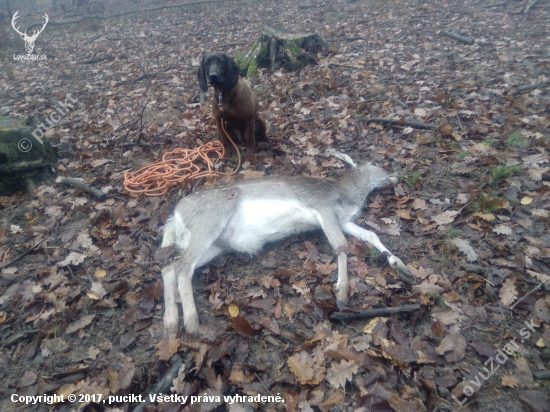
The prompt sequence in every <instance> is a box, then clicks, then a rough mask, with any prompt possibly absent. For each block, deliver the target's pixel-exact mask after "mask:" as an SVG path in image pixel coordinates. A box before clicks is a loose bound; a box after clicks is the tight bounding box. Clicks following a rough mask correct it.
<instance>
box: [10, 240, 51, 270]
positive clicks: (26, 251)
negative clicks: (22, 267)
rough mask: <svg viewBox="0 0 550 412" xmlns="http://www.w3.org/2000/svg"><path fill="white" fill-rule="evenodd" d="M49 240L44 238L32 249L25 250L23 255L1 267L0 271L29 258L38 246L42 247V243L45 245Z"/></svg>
mask: <svg viewBox="0 0 550 412" xmlns="http://www.w3.org/2000/svg"><path fill="white" fill-rule="evenodd" d="M48 239H49V238H44V239H42V240H41V241H40V242H38V243H37V244H36V245H34V246H32V247H30V248H29V249H27V250H25V251H24V252H23V253H21V254H20V255H19V256H17V257H16V258H15V259H12V260H11V261H9V262H8V263H4V264H3V265H2V266H0V270H2V269H5V268H7V267H9V266H11V265H13V264H14V263H15V262H17V261H19V260H21V259H23V258H24V257H25V256H27V255H28V254H29V253H31V252H32V251H33V250H35V249H36V248H37V247H38V246H40V245H41V244H42V243H44V242H45V241H46V240H48Z"/></svg>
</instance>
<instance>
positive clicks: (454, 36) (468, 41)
mask: <svg viewBox="0 0 550 412" xmlns="http://www.w3.org/2000/svg"><path fill="white" fill-rule="evenodd" d="M441 33H443V34H444V35H445V36H448V37H450V38H451V39H455V40H458V41H459V42H462V43H466V44H470V45H471V44H474V43H475V40H474V39H470V38H469V37H464V36H461V35H460V34H456V33H453V32H452V31H449V30H441Z"/></svg>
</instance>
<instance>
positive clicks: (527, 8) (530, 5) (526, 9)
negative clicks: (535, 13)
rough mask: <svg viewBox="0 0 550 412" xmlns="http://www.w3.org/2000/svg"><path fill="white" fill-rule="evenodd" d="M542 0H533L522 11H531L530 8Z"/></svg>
mask: <svg viewBox="0 0 550 412" xmlns="http://www.w3.org/2000/svg"><path fill="white" fill-rule="evenodd" d="M539 1H540V0H535V1H532V2H531V3H529V4H528V5H527V6H525V8H524V9H523V10H522V13H523V14H524V15H525V14H527V13H529V10H530V9H531V7H533V6H534V5H535V4H537V3H538V2H539Z"/></svg>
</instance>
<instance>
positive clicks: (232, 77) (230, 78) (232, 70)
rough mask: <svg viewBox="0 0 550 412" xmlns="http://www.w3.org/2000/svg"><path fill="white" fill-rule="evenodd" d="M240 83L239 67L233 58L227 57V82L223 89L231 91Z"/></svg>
mask: <svg viewBox="0 0 550 412" xmlns="http://www.w3.org/2000/svg"><path fill="white" fill-rule="evenodd" d="M238 81H239V65H238V64H237V63H236V62H235V60H233V59H232V58H231V57H228V56H225V82H224V83H223V88H224V89H225V90H230V89H232V88H233V87H235V86H236V85H237V82H238Z"/></svg>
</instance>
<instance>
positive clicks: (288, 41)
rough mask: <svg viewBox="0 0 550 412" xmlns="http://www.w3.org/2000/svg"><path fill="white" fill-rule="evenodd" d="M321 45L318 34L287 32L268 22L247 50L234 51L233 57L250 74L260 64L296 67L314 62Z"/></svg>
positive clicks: (244, 71) (295, 68)
mask: <svg viewBox="0 0 550 412" xmlns="http://www.w3.org/2000/svg"><path fill="white" fill-rule="evenodd" d="M324 46H326V43H325V41H324V40H323V39H322V38H321V37H320V36H319V35H318V34H314V33H289V32H287V31H285V30H284V29H282V28H275V27H269V26H268V27H266V28H264V29H263V30H262V33H261V34H260V38H259V39H258V40H257V41H256V42H255V43H254V45H253V46H252V49H251V50H250V51H249V52H248V53H246V54H244V53H243V54H240V55H239V54H237V56H236V61H237V63H238V64H239V67H240V70H241V75H242V76H247V77H253V76H254V75H255V74H256V72H257V71H258V68H260V67H263V68H269V69H271V70H275V69H276V67H277V66H278V67H283V68H284V69H286V70H288V71H296V70H300V69H302V68H304V67H305V66H306V65H308V64H315V63H316V55H317V53H318V52H319V51H320V50H321V49H322V48H323V47H324Z"/></svg>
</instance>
